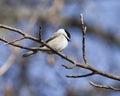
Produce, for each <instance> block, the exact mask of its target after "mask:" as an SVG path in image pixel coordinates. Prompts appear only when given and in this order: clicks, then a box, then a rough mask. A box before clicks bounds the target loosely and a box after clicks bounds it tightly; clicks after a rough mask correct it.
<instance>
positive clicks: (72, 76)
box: [66, 72, 94, 78]
mask: <svg viewBox="0 0 120 96" xmlns="http://www.w3.org/2000/svg"><path fill="white" fill-rule="evenodd" d="M91 75H94V72H91V73H88V74H85V75H77V76H75V75H66V77H68V78H82V77H88V76H91Z"/></svg>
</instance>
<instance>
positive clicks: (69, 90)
mask: <svg viewBox="0 0 120 96" xmlns="http://www.w3.org/2000/svg"><path fill="white" fill-rule="evenodd" d="M119 10H120V1H119V0H0V24H5V25H8V26H11V27H15V28H18V29H21V30H23V31H24V32H26V33H27V34H30V35H32V36H34V37H36V38H38V34H39V33H38V30H39V26H42V28H43V39H44V40H46V39H48V37H49V36H51V35H52V34H53V32H55V31H56V30H57V29H59V28H65V29H67V30H68V31H69V32H70V34H71V37H72V41H71V42H70V43H69V46H68V47H67V48H66V49H65V50H64V51H63V52H62V53H64V54H66V55H67V56H69V57H70V58H72V59H74V60H76V61H78V62H81V63H82V62H83V60H82V51H81V48H82V47H81V39H82V34H81V28H80V14H81V13H83V15H84V20H85V23H86V25H87V36H86V53H87V58H88V62H89V64H90V65H92V66H93V67H95V68H97V69H99V70H101V71H104V72H108V73H112V74H116V75H120V70H119V69H120V50H119V49H120V19H119V18H120V12H119ZM0 37H1V38H5V39H7V40H9V41H12V40H15V39H17V38H19V37H20V35H18V34H16V33H14V32H11V31H8V30H3V29H0ZM18 43H19V44H22V45H25V46H29V47H33V46H39V44H37V43H36V42H33V41H30V40H24V41H20V42H18ZM25 52H27V50H23V49H22V50H21V49H18V48H13V47H11V46H8V45H4V43H3V42H0V66H3V65H5V64H7V63H10V64H9V65H10V68H9V69H8V70H7V72H5V74H3V75H2V76H1V77H0V96H88V95H89V96H118V93H119V92H116V91H112V90H105V89H99V88H95V87H93V86H91V85H89V83H88V82H89V81H93V82H96V83H98V84H104V85H112V86H116V87H119V86H120V82H118V81H115V80H112V79H108V78H105V77H102V76H98V75H95V76H91V77H86V78H77V79H75V78H67V77H65V76H66V75H82V74H86V73H88V72H89V71H87V70H85V69H82V68H74V69H71V70H67V69H65V68H64V67H62V66H61V65H62V64H66V65H71V64H70V63H69V62H67V61H66V60H64V59H62V58H61V57H59V56H57V55H47V54H45V53H40V54H39V53H38V54H35V55H33V56H30V57H28V58H22V54H23V53H25ZM11 58H12V59H11Z"/></svg>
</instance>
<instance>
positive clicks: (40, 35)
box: [39, 26, 42, 41]
mask: <svg viewBox="0 0 120 96" xmlns="http://www.w3.org/2000/svg"><path fill="white" fill-rule="evenodd" d="M39 39H40V41H41V40H42V27H41V26H40V27H39Z"/></svg>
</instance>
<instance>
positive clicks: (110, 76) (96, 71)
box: [0, 25, 120, 81]
mask: <svg viewBox="0 0 120 96" xmlns="http://www.w3.org/2000/svg"><path fill="white" fill-rule="evenodd" d="M1 28H4V29H8V30H10V31H15V32H17V33H19V34H23V37H25V39H31V40H33V41H36V42H39V43H41V44H44V45H45V46H47V47H48V48H49V49H51V50H52V51H53V52H54V53H55V54H57V55H59V56H60V57H62V58H64V59H65V60H67V61H69V62H70V63H72V64H75V65H76V66H77V67H81V68H84V69H88V70H90V71H93V72H94V74H99V75H102V76H105V77H107V78H111V79H114V80H118V81H120V76H116V75H112V74H109V73H105V72H102V71H100V70H98V69H95V68H94V67H92V66H90V65H88V64H81V63H80V62H76V61H74V60H72V59H71V58H69V57H67V56H66V55H64V54H62V53H61V52H58V51H56V50H54V49H53V48H51V47H50V46H49V45H48V44H46V43H45V42H44V41H43V40H41V42H40V40H39V39H37V38H35V37H32V36H30V35H28V34H26V33H24V32H22V31H21V30H18V29H17V30H16V29H14V28H11V27H8V26H4V25H2V27H1ZM19 31H20V32H19ZM0 41H3V42H4V43H9V42H8V41H6V40H4V39H1V38H0ZM9 44H10V45H12V46H14V47H19V48H22V49H27V50H31V51H34V50H38V51H39V50H40V48H29V47H26V46H21V45H19V44H15V43H9ZM94 74H93V75H94Z"/></svg>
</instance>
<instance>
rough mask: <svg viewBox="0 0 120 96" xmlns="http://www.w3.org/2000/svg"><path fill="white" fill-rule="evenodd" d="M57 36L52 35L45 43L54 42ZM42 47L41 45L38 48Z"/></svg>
mask: <svg viewBox="0 0 120 96" xmlns="http://www.w3.org/2000/svg"><path fill="white" fill-rule="evenodd" d="M58 35H59V34H57V35H56V34H54V35H53V36H52V37H50V38H49V39H48V40H46V41H45V42H46V43H48V42H49V41H51V40H54V39H55V38H56V37H57V36H58ZM43 46H44V45H41V46H40V47H43Z"/></svg>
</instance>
